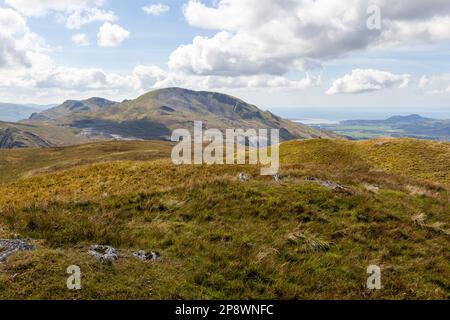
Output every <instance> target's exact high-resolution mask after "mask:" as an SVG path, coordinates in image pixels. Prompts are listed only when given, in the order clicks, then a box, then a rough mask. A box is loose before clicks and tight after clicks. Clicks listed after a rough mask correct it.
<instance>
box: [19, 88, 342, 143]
mask: <svg viewBox="0 0 450 320" xmlns="http://www.w3.org/2000/svg"><path fill="white" fill-rule="evenodd" d="M194 121H203V123H204V124H205V126H206V127H207V128H215V129H220V130H225V129H231V128H241V129H250V128H255V129H262V128H273V129H280V137H281V139H282V140H292V139H311V138H338V137H339V136H338V135H336V134H333V133H328V132H323V131H320V130H317V129H313V128H310V127H307V126H304V125H301V124H296V123H294V122H291V121H289V120H285V119H282V118H281V117H278V116H276V115H274V114H272V113H271V112H268V111H263V110H261V109H259V108H258V107H256V106H255V105H252V104H248V103H246V102H245V101H243V100H241V99H239V98H236V97H233V96H230V95H227V94H222V93H218V92H209V91H194V90H188V89H184V88H178V87H171V88H165V89H157V90H153V91H150V92H148V93H145V94H143V95H141V96H140V97H138V98H136V99H134V100H126V101H124V102H122V103H117V102H114V101H110V100H106V99H102V98H91V99H87V100H81V101H75V100H68V101H66V102H64V103H63V104H61V105H60V106H58V107H55V108H52V109H50V110H46V111H44V112H41V113H38V114H35V115H33V116H32V117H31V118H30V119H29V120H28V121H26V123H34V124H39V123H41V124H52V125H56V126H64V127H69V128H73V129H76V130H79V131H80V134H81V135H85V136H88V137H89V138H101V139H105V138H111V139H143V140H153V139H156V140H169V139H170V135H171V132H172V131H173V130H175V129H179V128H186V129H190V128H192V126H193V123H194Z"/></svg>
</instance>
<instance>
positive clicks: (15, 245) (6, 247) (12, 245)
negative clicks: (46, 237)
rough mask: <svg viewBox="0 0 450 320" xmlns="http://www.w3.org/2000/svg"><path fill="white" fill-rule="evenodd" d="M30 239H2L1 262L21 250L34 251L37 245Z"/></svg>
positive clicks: (0, 247) (0, 241) (0, 242)
mask: <svg viewBox="0 0 450 320" xmlns="http://www.w3.org/2000/svg"><path fill="white" fill-rule="evenodd" d="M30 241H31V240H29V239H2V240H0V262H4V261H6V259H8V257H9V256H11V255H13V254H14V253H16V252H20V251H32V250H35V249H36V247H35V246H34V245H33V244H32V243H30Z"/></svg>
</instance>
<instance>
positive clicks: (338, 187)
mask: <svg viewBox="0 0 450 320" xmlns="http://www.w3.org/2000/svg"><path fill="white" fill-rule="evenodd" d="M306 181H311V182H315V183H318V184H320V185H321V186H324V187H325V188H328V189H331V190H336V191H348V189H347V188H346V187H344V186H343V185H340V184H338V183H335V182H332V181H322V180H320V179H317V178H314V177H309V178H306Z"/></svg>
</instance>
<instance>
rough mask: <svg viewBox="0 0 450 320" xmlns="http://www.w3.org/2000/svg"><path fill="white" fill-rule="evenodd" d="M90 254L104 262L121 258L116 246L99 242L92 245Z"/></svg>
mask: <svg viewBox="0 0 450 320" xmlns="http://www.w3.org/2000/svg"><path fill="white" fill-rule="evenodd" d="M89 254H90V255H92V256H94V257H95V258H96V259H97V260H99V261H102V262H106V261H109V262H112V261H115V260H117V259H118V258H119V253H118V252H117V250H116V249H115V248H113V247H110V246H102V245H98V244H96V245H93V246H91V248H90V250H89Z"/></svg>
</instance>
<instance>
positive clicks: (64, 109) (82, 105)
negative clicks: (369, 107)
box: [30, 98, 117, 121]
mask: <svg viewBox="0 0 450 320" xmlns="http://www.w3.org/2000/svg"><path fill="white" fill-rule="evenodd" d="M115 104H117V102H114V101H110V100H106V99H103V98H90V99H87V100H82V101H77V100H68V101H65V102H64V103H63V104H61V105H59V106H56V107H53V108H51V109H48V110H45V111H43V112H36V113H33V114H32V115H31V116H30V120H37V121H53V120H57V119H58V120H62V119H65V118H66V117H71V116H73V115H76V114H80V113H89V112H94V111H98V110H100V109H102V108H106V107H111V106H113V105H115Z"/></svg>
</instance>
